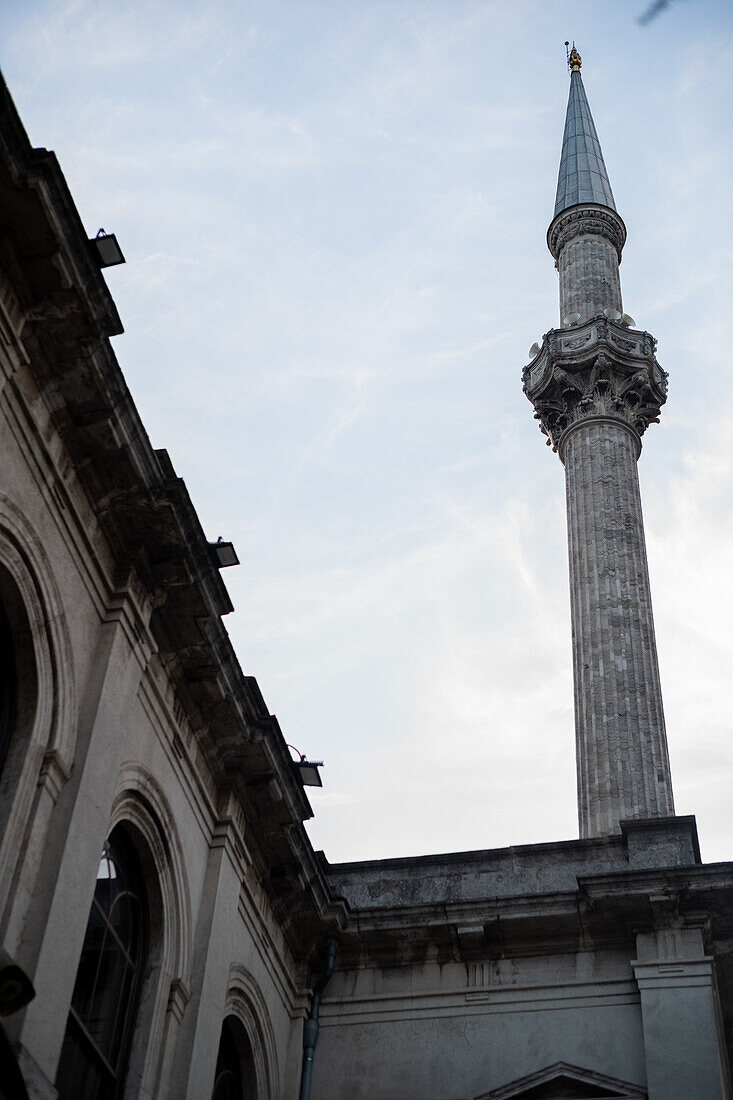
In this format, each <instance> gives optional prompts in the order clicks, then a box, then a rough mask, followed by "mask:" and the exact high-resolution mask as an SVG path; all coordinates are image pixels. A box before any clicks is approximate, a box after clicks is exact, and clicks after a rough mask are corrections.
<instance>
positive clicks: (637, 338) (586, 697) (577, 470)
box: [522, 45, 674, 837]
mask: <svg viewBox="0 0 733 1100" xmlns="http://www.w3.org/2000/svg"><path fill="white" fill-rule="evenodd" d="M569 62H570V69H571V75H570V97H569V100H568V110H567V116H566V119H565V134H564V137H563V146H562V157H561V160H560V175H559V179H558V185H557V199H556V203H555V215H554V218H553V220H552V222H551V224H550V228H549V230H548V232H547V244H548V247H549V249H550V252H551V253H552V255H553V256H554V258H555V266H556V267H557V270H558V273H559V276H560V317H561V327H560V328H558V329H551V330H550V332H548V333H547V335H546V336H545V337H544V339H543V341H542V347H541V348H540V350H539V351H538V352H537V354H536V355H535V356H534V358H533V359H532V361H531V362H530V363H529V365H528V366H526V367H525V368H524V372H523V376H522V377H523V382H524V391H525V393H526V394H527V397H528V398H529V400H530V401H531V402H532V404H533V405H534V407H535V410H536V411H535V417H536V418H537V419H538V420H539V422H540V427H541V429H542V431H543V432H544V433H545V435H547V437H548V440H547V441H548V444H549V445H551V446H552V448H553V450H555V451H557V453H558V454H559V456H560V459H561V461H562V462H563V464H564V466H565V480H566V491H567V516H568V548H569V556H570V601H571V613H572V629H573V678H574V685H575V737H576V762H577V774H578V816H579V819H580V835H581V837H592V836H602V835H604V834H607V833H610V832H613V831H614V830H616V829H617V828H618V826H619V822H621V821H623V820H625V819H631V818H645V817H659V816H667V815H671V814H673V813H674V806H673V802H672V783H671V778H670V771H669V758H668V754H667V738H666V734H665V729H664V713H663V711H662V695H661V690H660V686H659V669H658V665H657V649H656V642H655V638H654V623H653V619H652V605H651V596H650V591H649V574H648V569H647V559H646V546H645V542H644V524H643V520H642V514H641V497H640V495H639V478H638V472H637V467H636V463H637V459H638V457H639V454H640V452H641V436H642V434H643V433H644V431H645V430H646V428H647V427H648V425H649V424H650V423H653V422H654V423H656V422H657V420H658V417H659V411H660V407H661V406H662V405H663V404H664V402H665V400H666V390H667V376H666V373H665V372H664V371H663V370H662V369H661V367H660V366H659V364H658V363H657V360H656V358H655V355H654V352H655V349H656V341H655V340H654V339H653V337H652V336H650V335H649V333H648V332H639V331H637V330H636V329H635V328H633V327H632V326H633V325H634V322H633V321H632V319H631V318H630V317H628V316H627V315H626V314H622V307H621V283H620V280H619V264H620V262H621V251H622V249H623V246H624V243H625V240H626V227H625V226H624V223H623V221H622V220H621V218H620V217H619V215H618V214H617V213H616V206H615V203H614V201H613V194H612V192H611V186H610V184H609V181H608V174H607V172H606V166H605V164H604V162H603V154H602V153H601V147H600V144H599V142H598V135H597V134H596V128H595V126H594V124H593V119H592V117H591V113H590V108H589V107H588V100H587V98H586V95H585V89H584V88H583V81H582V78H581V75H580V66H581V60H580V55H579V54H578V52H577V50H576V49H575V46H574V45H573V49H572V52H571V54H570V58H569Z"/></svg>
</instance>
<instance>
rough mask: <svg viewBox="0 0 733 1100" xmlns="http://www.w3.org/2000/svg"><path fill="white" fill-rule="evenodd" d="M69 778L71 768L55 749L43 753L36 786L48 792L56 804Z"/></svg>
mask: <svg viewBox="0 0 733 1100" xmlns="http://www.w3.org/2000/svg"><path fill="white" fill-rule="evenodd" d="M70 778H71V768H70V767H69V765H68V764H67V763H66V761H65V760H64V758H63V756H62V755H61V753H60V752H59V751H58V750H57V749H50V750H49V751H48V752H47V753H45V755H44V757H43V761H42V763H41V770H40V772H39V774H38V786H39V787H42V788H43V790H46V791H48V793H49V795H50V796H51V800H52V801H53V802H56V801H57V800H58V797H59V795H60V794H61V790H62V788H63V787H64V785H65V784H66V783H68V781H69V779H70Z"/></svg>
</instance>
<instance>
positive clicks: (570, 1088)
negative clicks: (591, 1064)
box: [475, 1062, 646, 1100]
mask: <svg viewBox="0 0 733 1100" xmlns="http://www.w3.org/2000/svg"><path fill="white" fill-rule="evenodd" d="M475 1100H646V1092H645V1090H644V1089H641V1088H639V1086H638V1085H632V1084H631V1082H629V1081H620V1080H619V1079H618V1078H616V1077H607V1076H606V1075H605V1074H603V1073H595V1072H594V1071H593V1070H588V1069H582V1068H581V1067H580V1066H571V1065H568V1063H567V1062H555V1064H554V1065H552V1066H547V1068H546V1069H542V1070H539V1071H538V1072H537V1073H530V1074H528V1075H527V1076H526V1077H520V1078H517V1080H515V1081H512V1082H510V1083H509V1084H507V1085H502V1086H501V1088H498V1089H492V1090H491V1092H484V1093H482V1094H481V1095H480V1096H477V1097H476V1098H475Z"/></svg>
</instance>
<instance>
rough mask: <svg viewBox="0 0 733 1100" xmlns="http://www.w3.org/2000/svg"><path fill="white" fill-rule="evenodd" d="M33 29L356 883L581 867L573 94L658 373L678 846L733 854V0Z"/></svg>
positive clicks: (6, 68)
mask: <svg viewBox="0 0 733 1100" xmlns="http://www.w3.org/2000/svg"><path fill="white" fill-rule="evenodd" d="M648 7H649V4H648V3H647V0H616V3H614V4H613V5H611V4H608V3H607V2H603V3H601V2H599V0H584V2H582V3H580V2H577V0H576V2H575V3H569V2H547V0H218V2H207V0H197V2H196V3H193V2H189V0H144V2H143V0H125V3H123V4H120V3H119V0H114V2H113V0H61V2H59V0H8V2H7V3H5V4H4V5H2V9H1V10H0V63H1V64H2V68H3V72H4V74H5V78H6V80H7V82H8V85H9V87H10V89H11V92H12V94H13V96H14V98H15V101H16V104H17V106H18V109H19V111H20V114H21V117H22V118H23V120H24V122H25V125H26V127H27V129H28V132H29V135H30V138H31V141H32V142H33V143H34V144H35V145H38V146H45V147H46V148H51V149H53V150H54V151H55V152H56V154H57V156H58V158H59V160H60V163H61V167H62V169H63V171H64V173H65V175H66V179H67V181H68V183H69V187H70V189H71V193H72V195H73V196H74V199H75V201H76V204H77V206H78V208H79V211H80V214H81V218H82V221H83V222H84V225H85V227H86V229H87V230H88V232H89V234H90V236H93V235H94V234H95V233H96V232H97V230H98V229H99V228H100V227H104V228H105V229H106V230H107V231H108V232H115V233H116V235H117V238H118V240H119V243H120V245H121V247H122V249H123V252H124V254H125V257H126V260H127V262H126V264H125V265H124V266H120V267H116V268H112V269H109V270H108V271H107V272H106V277H107V282H108V284H109V287H110V289H111V291H112V293H113V295H114V297H115V300H116V302H117V305H118V308H119V312H120V315H121V317H122V321H123V324H124V326H125V333H124V334H123V335H121V336H118V337H115V338H114V340H113V346H114V349H115V352H116V354H117V357H118V359H119V362H120V365H121V367H122V370H123V372H124V374H125V377H126V380H127V383H128V385H129V387H130V390H131V392H132V395H133V397H134V399H135V401H136V403H137V405H138V408H139V410H140V412H141V415H142V417H143V421H144V423H145V425H146V427H147V430H148V433H149V435H150V439H151V442H152V444H153V446H155V447H165V448H166V449H167V450H168V452H169V453H170V455H171V458H172V460H173V463H174V465H175V467H176V470H177V472H178V473H179V475H180V476H182V477H183V478H184V479H185V481H186V484H187V486H188V489H189V492H190V494H191V497H192V499H193V502H194V504H195V506H196V508H197V510H198V512H199V515H200V517H201V520H202V523H203V526H204V529H205V531H206V532H207V535H208V537H210V538H211V539H215V538H217V537H218V536H220V535H221V536H223V537H224V538H226V539H231V540H233V542H234V544H235V546H236V549H237V552H238V554H239V558H240V560H241V562H242V564H241V565H240V566H239V567H237V568H233V569H229V570H227V571H226V572H225V573H224V574H223V577H224V579H225V581H226V583H227V586H228V588H229V591H230V594H231V596H232V599H233V601H234V604H235V607H236V611H235V613H234V614H232V615H230V616H228V617H227V618H226V619H225V625H226V627H227V629H228V630H229V632H230V634H231V637H232V640H233V642H234V645H235V648H236V651H237V653H238V656H239V659H240V661H241V664H242V667H243V669H244V670H245V672H246V673H248V674H250V675H254V676H256V678H257V680H258V683H259V685H260V687H261V689H262V692H263V694H264V697H265V699H266V701H267V704H268V706H269V708H270V710H271V712H272V713H274V714H276V715H277V717H278V719H279V722H280V725H281V727H282V729H283V732H284V734H285V737H286V740H287V741H288V742H290V743H291V744H293V745H294V746H296V748H297V749H298V750H299V751H301V752H304V753H305V754H307V755H308V756H309V757H311V758H314V757H315V758H316V759H323V760H324V761H325V765H324V768H323V769H322V774H323V779H324V787H323V789H322V790H313V791H311V792H310V794H311V802H312V805H313V809H314V812H315V816H314V819H313V820H312V821H311V822H309V823H308V825H307V828H308V831H309V834H310V837H311V839H312V841H313V844H314V846H315V847H316V848H322V849H323V850H324V851H325V853H326V855H327V857H328V859H329V860H331V861H332V862H336V861H345V860H353V859H370V858H382V857H388V856H399V855H416V854H421V853H427V852H441V851H452V850H466V849H478V848H493V847H503V846H505V845H509V844H524V843H533V842H541V841H552V840H561V839H569V838H572V837H575V836H577V816H576V795H575V764H574V726H573V702H572V671H571V651H570V612H569V594H568V566H567V549H566V529H565V502H564V478H563V470H562V466H561V464H560V462H559V460H558V458H557V456H556V455H553V454H552V453H551V451H550V450H549V449H548V448H547V447H545V445H544V439H543V437H542V436H541V435H540V432H539V430H538V426H537V423H536V421H535V420H534V419H533V410H532V408H531V406H530V405H529V403H528V402H527V400H526V398H525V397H524V396H523V394H522V390H521V378H520V375H521V369H522V367H523V366H524V364H525V363H526V362H527V360H528V358H529V356H528V348H529V346H530V345H531V344H532V343H533V342H534V341H535V340H537V339H539V338H541V336H542V334H543V333H545V332H546V331H547V330H548V329H550V328H551V327H553V326H555V325H557V324H558V320H559V319H558V300H557V297H558V292H557V275H556V273H555V271H554V267H553V261H552V258H551V256H550V254H549V252H548V251H547V247H546V243H545V234H546V231H547V227H548V224H549V222H550V220H551V217H552V212H553V206H554V195H555V186H556V180H557V168H558V163H559V157H560V146H561V140H562V131H563V122H564V114H565V106H566V101H567V92H568V74H567V69H566V65H565V46H564V42H565V40H566V39H570V40H571V41H572V40H575V42H576V44H577V46H578V48H579V50H580V52H581V54H582V57H583V79H584V83H585V88H586V92H587V94H588V98H589V101H590V105H591V109H592V111H593V115H594V119H595V123H596V127H597V129H598V133H599V137H600V140H601V144H602V147H603V151H604V156H605V161H606V165H607V168H608V172H609V176H610V180H611V185H612V187H613V190H614V195H615V199H616V205H617V208H618V210H619V212H620V213H621V215H622V217H623V218H624V221H625V223H626V226H627V229H628V242H627V245H626V248H625V251H624V258H623V263H622V266H621V279H622V289H623V295H624V308H625V310H627V311H628V312H629V313H630V314H631V315H632V316H633V317H634V318H635V319H636V322H637V325H638V327H640V328H643V329H646V330H648V331H650V332H652V333H653V334H654V335H655V336H656V337H657V339H658V341H659V347H658V352H657V354H658V358H659V361H660V362H661V364H662V366H663V367H664V368H665V369H666V370H667V371H669V375H670V379H669V383H670V389H669V400H668V404H667V405H666V406H665V408H664V410H663V412H662V417H661V423H660V424H659V425H652V427H651V428H650V430H649V431H648V432H647V434H646V435H645V437H644V449H643V452H642V456H641V459H640V463H639V473H640V479H641V489H642V499H643V503H644V513H645V524H646V536H647V546H648V552H649V567H650V574H651V583H652V597H653V604H654V612H655V622H656V630H657V641H658V649H659V661H660V669H661V676H662V690H663V696H664V702H665V712H666V719H667V731H668V737H669V747H670V756H671V763H672V774H673V780H674V790H675V802H676V810H677V812H678V813H684V814H687V813H694V814H696V816H697V821H698V828H699V831H700V840H701V848H702V854H703V858H704V859H705V860H706V861H713V860H722V859H732V858H733V835H732V834H733V830H732V829H731V818H732V816H733V800H732V799H731V795H730V792H731V790H732V789H733V715H732V713H731V704H730V695H731V667H732V666H733V635H732V632H731V620H732V619H733V596H732V595H731V584H730V577H731V564H732V562H731V547H732V546H733V448H732V445H731V438H730V437H731V432H730V417H731V414H730V408H731V400H732V399H733V356H731V353H730V346H731V342H730V339H729V336H728V331H727V330H728V326H729V323H730V315H731V308H730V302H731V298H732V292H733V286H732V283H733V277H732V276H733V270H732V269H733V259H732V257H733V222H732V219H731V199H730V180H731V178H733V142H732V141H731V122H730V114H731V103H730V87H729V73H730V71H731V69H732V68H733V7H732V6H731V5H730V3H729V2H728V0H710V2H708V0H671V2H670V3H668V4H667V5H666V6H665V7H663V8H662V10H661V11H660V12H659V14H658V16H657V17H656V18H654V19H651V20H650V21H648V22H646V23H640V21H639V18H640V16H642V15H643V14H644V12H645V11H646V10H647V9H648Z"/></svg>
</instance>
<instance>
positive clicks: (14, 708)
mask: <svg viewBox="0 0 733 1100" xmlns="http://www.w3.org/2000/svg"><path fill="white" fill-rule="evenodd" d="M17 713H18V674H17V671H16V660H15V646H14V645H13V632H12V630H11V628H10V623H9V622H8V616H7V615H6V613H5V608H4V607H3V605H2V604H0V772H2V770H3V765H4V764H5V760H6V757H7V755H8V749H9V747H10V739H11V737H12V736H13V730H14V729H15V722H16V716H17Z"/></svg>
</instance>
